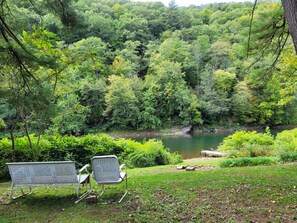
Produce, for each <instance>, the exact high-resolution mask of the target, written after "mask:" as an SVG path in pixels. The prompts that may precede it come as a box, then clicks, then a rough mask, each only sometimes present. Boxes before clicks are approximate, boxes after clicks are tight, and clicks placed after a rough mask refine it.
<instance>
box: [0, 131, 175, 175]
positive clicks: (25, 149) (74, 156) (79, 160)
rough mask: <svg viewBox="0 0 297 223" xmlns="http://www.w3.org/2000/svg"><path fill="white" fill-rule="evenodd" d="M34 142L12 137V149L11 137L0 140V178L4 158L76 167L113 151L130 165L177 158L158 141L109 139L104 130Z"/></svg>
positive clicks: (151, 163) (164, 163) (160, 162)
mask: <svg viewBox="0 0 297 223" xmlns="http://www.w3.org/2000/svg"><path fill="white" fill-rule="evenodd" d="M31 140H32V142H33V144H34V148H33V150H32V149H30V146H29V143H28V139H27V138H26V137H21V138H16V139H15V150H14V151H12V150H11V141H10V140H9V139H7V138H4V139H2V140H0V168H1V169H0V179H8V177H9V174H8V169H7V165H6V163H7V162H25V161H52V160H72V161H75V163H76V165H77V167H81V166H82V165H84V164H86V163H90V160H91V158H92V157H93V156H98V155H111V154H114V155H117V156H118V157H119V159H120V161H124V162H126V163H127V165H130V166H133V167H145V166H154V165H166V164H174V163H177V162H181V158H180V156H179V155H178V154H171V153H170V152H169V151H168V149H167V148H165V147H164V145H163V144H162V142H161V141H158V140H149V141H147V142H144V143H140V142H136V141H134V140H131V139H113V138H111V137H110V136H108V135H106V134H97V135H96V134H89V135H86V136H83V137H74V136H61V135H54V136H41V138H40V142H39V144H38V145H37V140H38V139H37V137H35V136H34V135H32V136H31Z"/></svg>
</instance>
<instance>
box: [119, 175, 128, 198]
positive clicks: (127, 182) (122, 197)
mask: <svg viewBox="0 0 297 223" xmlns="http://www.w3.org/2000/svg"><path fill="white" fill-rule="evenodd" d="M127 193H128V178H127V176H126V191H125V193H124V195H123V196H122V197H121V199H120V200H119V203H121V202H122V200H123V199H124V197H125V196H126V194H127Z"/></svg>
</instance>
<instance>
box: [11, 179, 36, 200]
mask: <svg viewBox="0 0 297 223" xmlns="http://www.w3.org/2000/svg"><path fill="white" fill-rule="evenodd" d="M20 191H21V192H22V194H21V195H19V196H17V197H13V194H14V192H15V190H14V184H13V183H12V184H11V189H10V193H9V202H8V203H11V202H12V201H13V200H15V199H17V198H20V197H23V196H25V195H27V194H30V193H31V192H32V188H31V187H30V186H29V191H28V192H24V190H23V188H20Z"/></svg>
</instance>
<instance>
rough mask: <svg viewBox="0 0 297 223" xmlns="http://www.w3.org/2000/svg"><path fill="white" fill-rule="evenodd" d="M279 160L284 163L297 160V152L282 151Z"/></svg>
mask: <svg viewBox="0 0 297 223" xmlns="http://www.w3.org/2000/svg"><path fill="white" fill-rule="evenodd" d="M279 160H280V161H281V162H283V163H288V162H296V161H297V152H282V153H280V154H279Z"/></svg>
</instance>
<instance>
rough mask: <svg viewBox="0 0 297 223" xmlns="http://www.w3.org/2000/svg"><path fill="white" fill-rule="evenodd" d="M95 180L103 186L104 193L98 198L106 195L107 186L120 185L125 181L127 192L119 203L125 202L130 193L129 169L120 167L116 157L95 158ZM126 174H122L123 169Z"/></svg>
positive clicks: (93, 165) (123, 166)
mask: <svg viewBox="0 0 297 223" xmlns="http://www.w3.org/2000/svg"><path fill="white" fill-rule="evenodd" d="M92 168H93V178H94V180H95V181H96V182H97V183H98V184H99V185H102V192H101V193H100V195H99V196H98V198H99V197H100V196H101V195H102V194H103V193H104V191H105V187H104V185H106V184H119V183H122V182H123V181H124V180H125V181H126V191H125V193H124V195H123V196H122V197H121V199H120V200H119V203H120V202H121V201H122V200H123V198H124V197H125V196H126V194H127V192H128V180H127V169H126V166H125V164H122V165H121V166H119V161H118V158H117V157H116V156H115V155H107V156H94V157H93V158H92ZM123 168H124V169H125V172H122V171H121V170H122V169H123Z"/></svg>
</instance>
